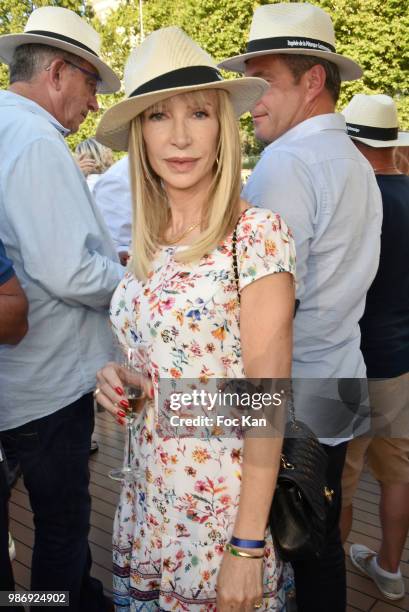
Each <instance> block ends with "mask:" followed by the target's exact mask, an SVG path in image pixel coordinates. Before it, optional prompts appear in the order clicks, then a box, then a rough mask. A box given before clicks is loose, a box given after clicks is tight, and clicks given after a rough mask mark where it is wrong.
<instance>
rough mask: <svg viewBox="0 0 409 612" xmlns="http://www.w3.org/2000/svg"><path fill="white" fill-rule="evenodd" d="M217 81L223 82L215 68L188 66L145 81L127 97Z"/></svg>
mask: <svg viewBox="0 0 409 612" xmlns="http://www.w3.org/2000/svg"><path fill="white" fill-rule="evenodd" d="M217 81H223V77H222V75H221V74H220V72H219V71H218V70H216V68H211V67H210V66H189V67H187V68H178V69H176V70H171V71H170V72H166V73H165V74H161V75H160V76H158V77H155V78H154V79H151V80H150V81H147V82H146V83H144V84H143V85H140V87H137V88H136V89H134V90H133V92H132V93H131V94H130V95H129V97H130V98H133V97H134V96H140V95H142V94H147V93H153V92H155V91H160V90H161V89H173V88H174V87H190V86H191V85H204V84H205V83H216V82H217Z"/></svg>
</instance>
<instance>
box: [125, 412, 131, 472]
mask: <svg viewBox="0 0 409 612" xmlns="http://www.w3.org/2000/svg"><path fill="white" fill-rule="evenodd" d="M132 422H133V419H128V418H127V419H126V429H127V432H128V452H127V462H126V469H127V470H130V469H131V440H132Z"/></svg>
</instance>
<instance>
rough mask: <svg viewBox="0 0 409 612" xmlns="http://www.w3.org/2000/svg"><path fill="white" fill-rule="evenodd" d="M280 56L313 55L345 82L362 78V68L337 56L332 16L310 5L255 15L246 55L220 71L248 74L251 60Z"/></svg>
mask: <svg viewBox="0 0 409 612" xmlns="http://www.w3.org/2000/svg"><path fill="white" fill-rule="evenodd" d="M277 53H285V54H290V55H293V54H297V55H313V56H315V57H321V58H323V59H326V60H328V61H330V62H332V63H333V64H336V65H337V66H338V68H339V72H340V76H341V79H342V80H343V81H354V80H355V79H359V78H360V77H361V76H362V69H361V67H360V66H359V65H358V64H357V63H356V62H354V61H353V60H352V59H350V58H349V57H345V56H343V55H340V54H339V53H336V52H335V34H334V26H333V25H332V21H331V18H330V16H329V15H328V14H327V13H326V12H325V11H323V10H322V9H320V8H319V7H317V6H313V5H312V4H309V3H308V2H285V3H284V2H282V3H279V4H265V5H264V6H259V7H258V8H257V9H256V10H255V12H254V15H253V21H252V24H251V29H250V35H249V42H248V45H247V50H246V53H243V54H242V55H236V56H235V57H232V58H230V59H226V60H224V61H223V62H221V63H220V64H219V68H225V69H226V70H232V71H235V72H245V69H246V62H247V60H249V59H251V58H252V57H258V56H261V55H274V54H277Z"/></svg>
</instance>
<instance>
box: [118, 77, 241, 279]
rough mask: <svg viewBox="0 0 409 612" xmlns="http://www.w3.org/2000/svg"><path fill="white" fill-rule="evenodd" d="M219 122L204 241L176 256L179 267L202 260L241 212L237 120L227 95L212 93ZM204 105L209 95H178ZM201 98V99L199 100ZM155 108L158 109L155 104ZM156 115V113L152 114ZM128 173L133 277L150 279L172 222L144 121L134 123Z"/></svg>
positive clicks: (201, 240)
mask: <svg viewBox="0 0 409 612" xmlns="http://www.w3.org/2000/svg"><path fill="white" fill-rule="evenodd" d="M212 91H213V92H214V93H215V98H216V114H217V118H218V120H219V142H218V147H217V154H216V164H215V173H214V177H213V181H212V184H211V186H210V190H209V193H208V195H207V203H206V204H205V207H204V210H203V213H204V214H203V219H202V234H201V236H200V239H199V240H198V241H197V242H196V243H195V244H193V245H192V246H189V248H188V249H186V250H184V251H183V252H182V253H179V254H178V255H177V260H178V261H180V262H185V263H190V262H193V261H198V260H199V259H201V258H202V257H203V256H204V255H206V254H207V253H210V252H211V251H212V250H213V249H215V248H216V247H217V246H218V245H219V244H220V243H221V242H222V240H223V239H224V238H225V237H226V236H227V235H228V234H229V233H230V232H231V231H232V230H233V228H234V226H235V224H236V222H237V219H238V216H239V212H240V188H241V183H240V172H241V152H240V136H239V129H238V125H237V120H236V117H235V115H234V111H233V107H232V105H231V102H230V98H229V94H228V93H227V92H225V91H223V90H220V89H215V90H212ZM179 95H185V96H189V97H193V98H194V100H195V102H196V103H197V102H199V103H200V102H203V99H205V96H206V92H204V91H203V92H201V91H199V92H192V93H189V94H179ZM198 98H199V99H198ZM156 106H157V105H156ZM154 112H155V111H154ZM128 150H129V168H130V176H131V186H132V204H133V206H132V217H133V219H132V262H131V264H130V267H131V270H132V272H133V273H134V275H135V276H136V277H137V278H138V279H140V280H144V279H146V277H147V275H148V273H149V271H150V268H151V262H152V259H153V257H154V255H155V252H156V250H157V248H158V246H159V245H160V244H161V242H163V236H164V234H165V231H166V228H167V226H168V223H169V215H170V211H169V206H168V202H167V197H166V193H165V191H164V189H163V186H162V183H161V179H160V177H159V176H157V175H156V174H155V172H154V171H153V170H152V168H151V167H150V164H149V161H148V158H147V154H146V149H145V143H144V140H143V136H142V116H141V115H138V116H137V117H135V118H134V119H133V120H132V122H131V129H130V136H129V149H128Z"/></svg>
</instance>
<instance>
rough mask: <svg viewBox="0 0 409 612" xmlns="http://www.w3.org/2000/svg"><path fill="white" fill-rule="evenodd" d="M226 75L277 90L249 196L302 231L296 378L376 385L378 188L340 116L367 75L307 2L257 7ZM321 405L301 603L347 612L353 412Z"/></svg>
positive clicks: (298, 571)
mask: <svg viewBox="0 0 409 612" xmlns="http://www.w3.org/2000/svg"><path fill="white" fill-rule="evenodd" d="M220 66H221V67H222V68H227V69H229V70H235V71H238V72H245V74H246V75H247V76H257V77H261V78H264V79H265V80H266V81H267V82H268V83H269V85H270V87H269V89H268V90H267V91H266V93H265V94H264V95H263V97H262V98H261V99H260V100H259V101H258V102H257V103H256V105H255V106H254V108H253V109H252V116H253V124H254V130H255V134H256V136H257V138H259V139H260V140H262V141H263V142H266V143H267V144H268V146H267V147H266V149H265V150H264V152H263V155H262V157H261V159H260V161H259V162H258V164H257V166H256V167H255V169H254V171H253V174H252V175H251V177H250V178H249V180H248V182H247V184H246V186H245V188H244V190H243V198H244V199H245V200H247V201H248V202H250V203H251V204H253V205H256V206H264V207H266V208H271V209H272V210H274V211H276V212H278V213H280V214H281V215H282V216H283V218H284V219H285V221H286V222H287V224H288V225H289V227H290V228H291V230H292V232H293V235H294V239H295V244H296V251H297V298H298V299H299V300H300V306H299V309H298V312H297V316H296V317H295V321H294V350H293V368H292V374H293V376H294V377H295V378H296V379H297V378H298V379H325V380H323V383H322V385H321V383H319V381H318V382H317V389H319V391H320V392H322V394H323V396H324V397H326V395H325V393H326V392H327V389H326V387H327V386H328V389H329V390H328V393H329V398H332V396H331V395H330V392H331V387H334V391H337V389H338V386H337V385H336V384H333V382H332V381H331V379H337V378H346V379H352V378H365V375H366V370H365V363H364V360H363V357H362V353H361V351H360V331H359V319H360V318H361V316H362V313H363V310H364V306H365V295H366V292H367V290H368V288H369V286H370V284H371V282H372V280H373V278H374V276H375V273H376V270H377V267H378V261H379V249H380V229H381V221H382V208H381V198H380V193H379V189H378V187H377V184H376V181H375V178H374V175H373V172H372V169H371V168H370V166H369V164H368V163H367V161H366V160H365V159H364V157H363V156H362V155H360V153H359V152H358V151H357V150H356V148H355V149H354V147H353V146H351V144H352V143H351V142H350V141H349V140H348V136H347V135H346V127H345V120H344V118H343V117H342V116H341V115H339V114H336V113H335V105H336V102H337V99H338V96H339V92H340V85H341V80H354V79H358V78H360V76H361V75H362V71H361V69H360V67H359V66H358V65H357V64H356V63H355V62H354V61H353V60H351V59H349V58H347V57H345V56H343V55H340V54H338V53H336V51H335V35H334V29H333V25H332V22H331V19H330V17H329V16H328V15H327V14H326V13H325V12H324V11H322V10H321V9H320V8H318V7H316V6H313V5H311V4H309V3H307V2H304V3H296V2H291V3H278V4H266V5H264V6H260V7H259V8H257V9H256V11H255V13H254V17H253V22H252V26H251V31H250V40H249V43H248V48H247V52H246V53H244V54H242V55H239V56H237V57H234V58H231V59H229V60H226V61H224V62H222V63H221V64H220ZM326 381H328V383H327V382H326ZM295 382H297V381H295ZM334 382H336V381H334ZM307 386H308V385H307ZM321 387H322V391H321ZM334 399H335V400H336V399H337V396H335V397H334ZM314 404H317V402H316V401H315V402H311V401H310V402H308V400H307V401H303V403H302V405H301V404H300V402H299V398H298V397H297V396H296V404H295V408H296V412H297V417H298V418H301V420H307V422H309V418H310V417H311V412H312V411H313V410H314V409H315V408H316V407H317V406H316V405H314ZM334 405H335V410H334V411H333V413H332V412H331V409H332V406H334ZM321 407H322V408H323V410H322V413H323V414H322V417H321V418H319V419H318V421H319V425H320V426H322V425H326V424H329V426H330V431H329V433H328V437H327V435H325V439H321V438H320V441H321V442H322V443H323V447H324V450H325V452H326V453H327V456H328V470H327V482H328V486H329V487H330V488H331V489H333V491H334V495H333V503H332V505H331V507H330V510H329V511H328V515H327V538H326V546H325V549H324V550H323V552H322V555H321V557H320V558H319V559H311V560H306V561H297V562H296V563H293V568H294V573H295V585H296V596H297V605H298V607H299V609H300V610H301V611H302V612H328V611H329V610H331V612H344V611H345V608H346V572H345V559H344V551H343V548H342V544H341V539H340V533H339V526H338V522H339V515H340V511H341V474H342V468H343V464H344V460H345V452H346V439H348V438H349V437H350V433H345V434H344V435H343V434H342V433H339V434H338V435H337V433H338V432H337V429H336V428H335V427H334V426H335V424H336V422H337V420H338V418H339V416H340V414H339V413H340V412H343V410H344V406H343V404H342V402H340V401H338V402H337V401H335V402H326V401H325V400H324V401H323V402H321ZM331 428H332V431H331ZM339 431H340V432H341V431H342V429H340V430H339Z"/></svg>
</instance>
